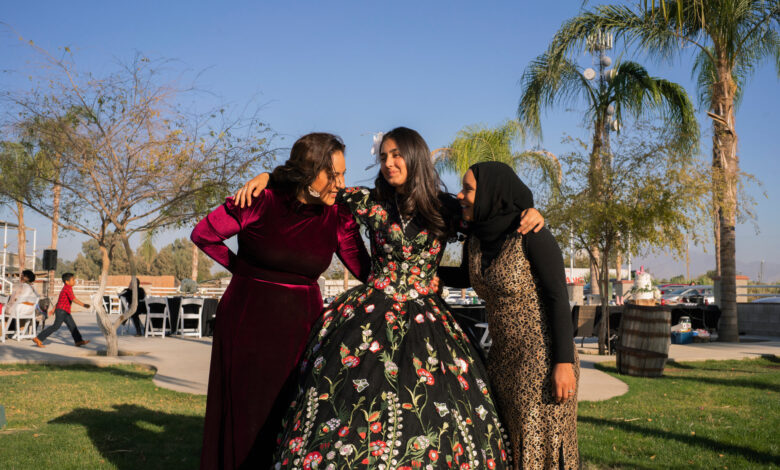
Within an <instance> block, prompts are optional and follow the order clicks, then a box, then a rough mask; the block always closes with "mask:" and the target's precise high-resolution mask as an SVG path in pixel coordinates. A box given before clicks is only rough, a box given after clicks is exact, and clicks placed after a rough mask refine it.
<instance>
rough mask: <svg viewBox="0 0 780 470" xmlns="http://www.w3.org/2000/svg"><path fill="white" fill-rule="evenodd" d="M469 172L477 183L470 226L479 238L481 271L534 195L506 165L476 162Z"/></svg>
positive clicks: (530, 204) (515, 224) (490, 260)
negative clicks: (472, 218)
mask: <svg viewBox="0 0 780 470" xmlns="http://www.w3.org/2000/svg"><path fill="white" fill-rule="evenodd" d="M469 170H471V172H472V173H473V174H474V178H475V179H476V180H477V192H476V195H475V197H474V220H473V221H472V222H470V223H469V226H470V227H471V233H472V234H473V235H474V236H476V237H477V238H478V239H479V243H480V248H481V251H482V270H483V271H484V270H485V269H486V268H487V267H488V266H490V263H492V262H493V260H494V259H495V258H496V257H497V256H498V254H499V253H500V252H501V248H502V247H503V245H504V242H505V241H506V239H507V236H509V234H510V233H512V232H513V231H514V230H517V227H518V225H519V224H520V218H521V216H522V213H523V211H524V210H526V209H530V208H531V207H533V206H534V196H533V193H532V192H531V190H530V189H529V188H528V186H526V185H525V184H524V183H523V182H522V181H521V180H520V178H519V177H518V176H517V175H516V174H515V172H514V170H513V169H512V168H511V167H510V166H509V165H507V164H505V163H500V162H483V163H477V164H474V165H472V166H471V167H470V168H469Z"/></svg>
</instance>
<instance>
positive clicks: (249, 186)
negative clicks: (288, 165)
mask: <svg viewBox="0 0 780 470" xmlns="http://www.w3.org/2000/svg"><path fill="white" fill-rule="evenodd" d="M269 178H270V175H269V174H268V173H260V174H259V175H257V176H255V177H254V178H252V179H251V180H249V181H247V182H246V183H245V184H244V185H243V186H241V189H239V190H238V191H236V194H234V195H233V201H234V203H235V204H236V205H237V206H238V207H240V208H242V209H243V208H244V207H249V206H251V205H252V198H253V197H257V196H259V195H260V193H261V192H263V190H264V189H265V188H266V186H268V179H269Z"/></svg>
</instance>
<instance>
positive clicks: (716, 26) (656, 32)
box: [549, 0, 780, 342]
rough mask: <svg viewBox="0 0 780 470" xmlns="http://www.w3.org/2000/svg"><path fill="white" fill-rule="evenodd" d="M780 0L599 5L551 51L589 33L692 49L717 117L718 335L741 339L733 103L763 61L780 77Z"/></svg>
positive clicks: (564, 31) (660, 48)
mask: <svg viewBox="0 0 780 470" xmlns="http://www.w3.org/2000/svg"><path fill="white" fill-rule="evenodd" d="M779 27H780V0H708V1H703V0H676V1H672V0H669V1H663V2H661V3H660V8H656V7H655V5H651V7H650V8H648V6H647V2H639V4H638V5H637V7H636V8H631V7H630V6H627V5H602V6H597V7H595V8H594V9H592V10H590V11H585V12H583V13H582V14H580V15H579V16H577V17H575V18H573V19H571V20H569V21H568V22H566V23H565V24H564V25H563V27H562V28H561V29H560V30H559V32H558V34H556V36H555V38H554V40H553V43H552V45H551V46H550V52H549V54H550V55H551V56H552V57H564V56H565V55H566V54H568V53H571V52H575V51H577V50H579V49H581V47H582V45H583V44H584V43H585V41H586V40H587V36H588V34H589V33H591V32H592V31H596V30H599V31H604V32H610V33H614V34H615V39H616V40H619V39H622V40H624V41H625V42H626V43H627V44H628V45H629V46H632V45H633V46H635V47H636V49H639V50H641V51H642V52H644V53H646V54H648V55H649V56H651V57H654V58H658V59H662V60H670V61H671V60H672V59H674V58H677V57H679V56H680V55H683V54H685V55H687V54H690V53H691V51H695V54H696V57H695V61H694V67H693V73H694V75H695V76H696V77H697V79H698V84H699V97H700V100H701V101H702V104H704V105H705V106H706V107H707V108H708V109H709V111H708V113H707V115H708V116H709V117H710V118H711V119H712V125H713V135H712V165H711V169H712V178H711V179H712V184H713V186H712V199H713V211H714V213H715V215H716V229H715V230H716V249H717V252H718V254H719V256H718V257H716V262H717V263H718V265H719V267H720V274H721V282H722V285H721V296H722V297H721V305H720V308H721V312H722V315H721V320H720V324H719V331H718V333H719V337H720V338H721V340H723V341H731V342H736V341H739V328H738V326H737V286H736V235H735V225H736V220H737V208H738V206H737V200H738V188H739V176H740V170H739V158H738V157H737V140H738V137H737V130H736V115H735V108H736V105H737V104H738V102H739V97H740V96H741V95H742V94H743V92H744V87H745V85H746V82H747V79H748V78H749V77H750V76H751V75H752V74H753V73H754V72H755V70H756V69H757V68H758V67H759V66H760V65H761V63H762V62H764V61H769V62H772V63H774V65H775V67H776V69H777V71H778V75H780V33H778V28H779Z"/></svg>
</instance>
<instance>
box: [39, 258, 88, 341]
mask: <svg viewBox="0 0 780 470" xmlns="http://www.w3.org/2000/svg"><path fill="white" fill-rule="evenodd" d="M62 282H63V283H64V285H63V286H62V290H61V291H60V296H59V298H58V299H57V305H56V306H55V307H54V324H53V325H52V326H50V327H48V328H46V329H45V330H43V331H41V333H40V334H39V335H38V336H37V337H35V338H33V342H34V343H35V345H36V346H38V347H39V348H42V347H44V346H43V342H44V341H45V340H46V338H48V337H49V335H51V334H52V333H54V332H55V331H57V330H59V329H60V327H61V326H62V324H63V323H65V324H66V325H67V326H68V330H70V334H71V336H73V341H74V342H75V343H76V346H79V347H81V346H84V345H85V344H87V343H89V340H88V339H87V340H85V339H84V338H82V337H81V333H79V329H78V327H77V326H76V322H75V321H74V320H73V316H72V315H71V304H73V303H76V304H77V305H81V306H82V307H84V308H89V304H85V303H84V302H82V301H80V300H79V299H77V298H76V296H75V295H74V294H73V285H74V284H76V276H75V275H74V274H73V273H65V274H63V275H62Z"/></svg>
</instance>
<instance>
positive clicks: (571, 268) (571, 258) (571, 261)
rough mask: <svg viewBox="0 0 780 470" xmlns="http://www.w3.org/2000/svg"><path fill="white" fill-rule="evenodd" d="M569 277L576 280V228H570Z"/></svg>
mask: <svg viewBox="0 0 780 470" xmlns="http://www.w3.org/2000/svg"><path fill="white" fill-rule="evenodd" d="M569 277H571V282H574V230H573V229H569Z"/></svg>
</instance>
